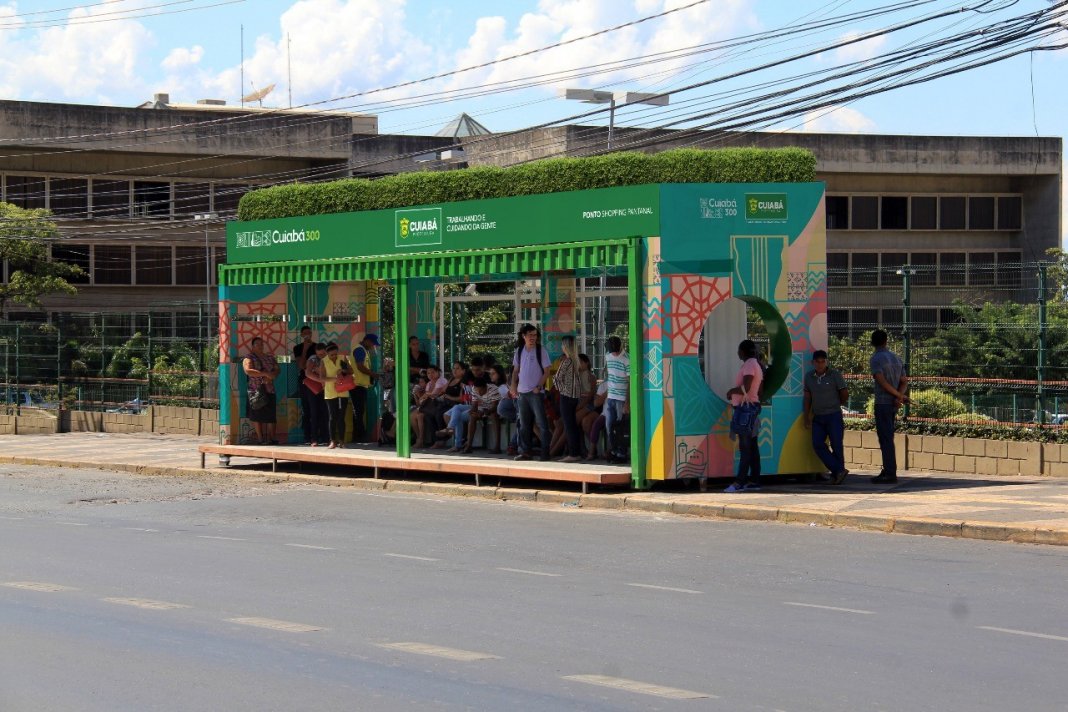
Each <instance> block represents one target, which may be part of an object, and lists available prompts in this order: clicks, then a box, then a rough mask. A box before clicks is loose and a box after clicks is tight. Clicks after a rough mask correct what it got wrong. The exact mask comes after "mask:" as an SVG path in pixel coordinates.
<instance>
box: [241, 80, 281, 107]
mask: <svg viewBox="0 0 1068 712" xmlns="http://www.w3.org/2000/svg"><path fill="white" fill-rule="evenodd" d="M272 91H274V84H268V85H267V86H265V87H264V88H263V89H257V90H256V91H254V92H252V93H251V94H249V95H248V96H243V97H241V101H243V102H244V101H258V102H260V106H261V107H262V106H263V99H264V97H266V96H267V95H268V94H270V93H271V92H272Z"/></svg>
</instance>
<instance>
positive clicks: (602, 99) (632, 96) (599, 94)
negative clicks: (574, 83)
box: [560, 89, 671, 150]
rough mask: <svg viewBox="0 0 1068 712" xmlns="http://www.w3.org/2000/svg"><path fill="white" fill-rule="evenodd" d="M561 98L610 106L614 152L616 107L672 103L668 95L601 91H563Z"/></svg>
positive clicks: (610, 133) (609, 132) (610, 148)
mask: <svg viewBox="0 0 1068 712" xmlns="http://www.w3.org/2000/svg"><path fill="white" fill-rule="evenodd" d="M560 96H561V97H562V98H564V99H568V100H570V101H581V102H584V103H586V104H608V150H612V135H613V134H614V133H615V128H616V106H620V105H621V106H629V105H630V104H648V105H650V106H667V105H668V104H669V103H670V102H671V96H670V95H668V94H650V93H646V92H637V91H619V92H610V91H602V90H600V89H561V90H560Z"/></svg>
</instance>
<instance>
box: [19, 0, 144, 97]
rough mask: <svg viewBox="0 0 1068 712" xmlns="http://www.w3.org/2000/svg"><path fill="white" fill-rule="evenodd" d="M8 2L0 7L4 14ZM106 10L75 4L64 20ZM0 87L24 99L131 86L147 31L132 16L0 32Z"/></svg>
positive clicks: (137, 82) (134, 85)
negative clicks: (78, 7)
mask: <svg viewBox="0 0 1068 712" xmlns="http://www.w3.org/2000/svg"><path fill="white" fill-rule="evenodd" d="M13 11H14V6H13V5H12V6H9V7H4V8H0V17H5V16H6V17H10V15H11V13H12V12H13ZM106 11H108V7H107V6H106V5H104V6H100V7H96V8H91V9H84V8H83V9H77V10H73V11H72V12H70V13H69V15H68V18H69V19H70V20H78V19H80V18H86V17H91V16H92V15H94V14H97V13H100V12H106ZM0 36H2V40H0V50H2V51H0V76H2V77H3V78H4V79H3V84H2V85H0V90H2V91H3V94H4V95H5V96H17V97H19V98H26V99H55V98H56V97H57V95H58V96H61V97H63V98H67V99H82V100H86V99H90V100H91V99H95V98H97V97H100V96H104V95H106V94H108V93H111V92H115V91H120V90H121V91H130V90H131V89H134V90H137V89H139V88H140V87H141V85H142V82H141V80H140V77H139V75H138V72H137V70H138V60H139V58H140V56H141V54H142V53H143V52H144V51H145V50H146V49H147V48H148V47H149V46H151V44H152V41H153V40H152V35H151V34H150V33H149V32H148V30H147V29H146V28H145V27H144V26H143V25H141V24H140V23H138V22H136V21H133V20H117V21H113V22H99V23H77V22H73V23H71V22H68V24H66V25H63V26H59V27H49V28H46V29H40V30H35V31H32V32H30V31H27V30H23V31H21V32H15V31H12V30H8V31H6V32H4V33H0Z"/></svg>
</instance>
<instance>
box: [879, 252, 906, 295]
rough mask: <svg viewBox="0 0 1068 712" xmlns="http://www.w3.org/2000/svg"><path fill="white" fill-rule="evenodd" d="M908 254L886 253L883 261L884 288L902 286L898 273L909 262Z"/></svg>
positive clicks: (882, 278)
mask: <svg viewBox="0 0 1068 712" xmlns="http://www.w3.org/2000/svg"><path fill="white" fill-rule="evenodd" d="M908 257H909V256H908V253H906V252H884V253H883V257H882V261H883V269H882V276H881V280H882V282H881V283H882V285H883V286H884V287H896V286H900V285H901V275H900V274H898V271H899V270H900V269H901V268H902V267H904V266H905V264H906V263H907V262H908Z"/></svg>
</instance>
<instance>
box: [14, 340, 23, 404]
mask: <svg viewBox="0 0 1068 712" xmlns="http://www.w3.org/2000/svg"><path fill="white" fill-rule="evenodd" d="M21 331H22V325H21V324H15V415H18V414H19V413H20V412H21V411H20V410H19V409H20V407H21V405H22V398H21V395H22V394H21V393H19V383H20V381H21V379H20V378H19V361H20V360H21V359H20V358H19V357H20V355H21V354H20V351H21V348H20V347H21V344H22V334H21Z"/></svg>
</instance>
